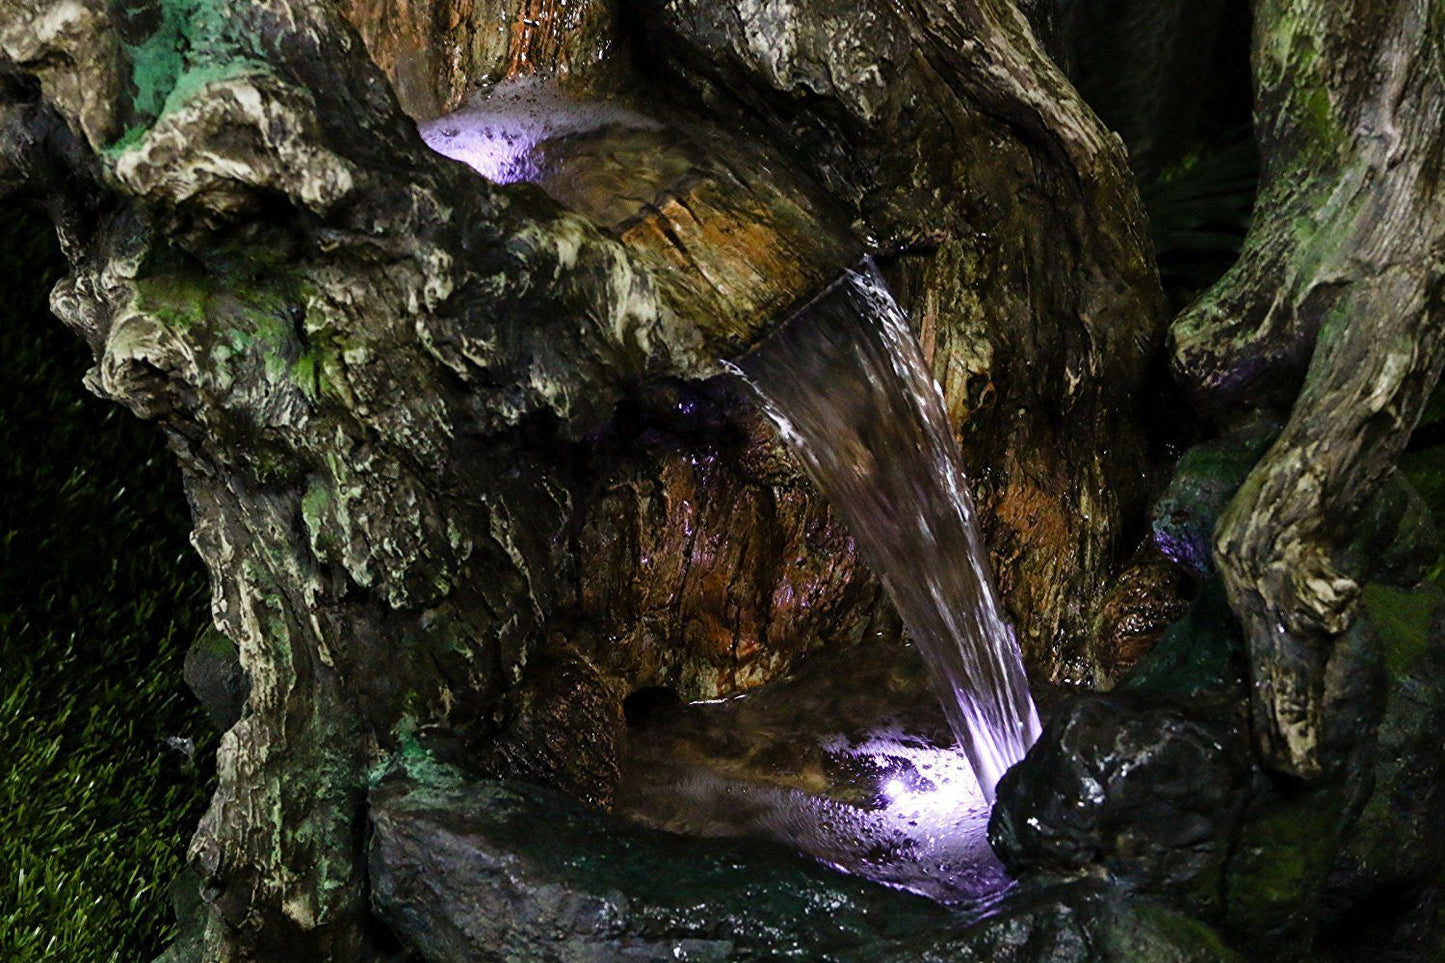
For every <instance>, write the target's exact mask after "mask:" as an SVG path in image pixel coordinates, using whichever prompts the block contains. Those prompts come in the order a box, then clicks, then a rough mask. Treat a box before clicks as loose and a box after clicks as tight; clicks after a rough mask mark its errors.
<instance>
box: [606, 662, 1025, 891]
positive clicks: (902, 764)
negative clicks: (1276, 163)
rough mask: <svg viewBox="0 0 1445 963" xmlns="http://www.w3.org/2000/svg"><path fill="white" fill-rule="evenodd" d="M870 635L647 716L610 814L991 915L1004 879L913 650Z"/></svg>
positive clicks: (963, 765) (978, 803)
mask: <svg viewBox="0 0 1445 963" xmlns="http://www.w3.org/2000/svg"><path fill="white" fill-rule="evenodd" d="M879 643H880V644H877V645H868V646H864V647H861V648H854V649H849V650H835V651H824V652H820V653H817V654H815V655H813V656H811V657H810V658H809V659H808V660H807V661H806V662H805V663H804V664H803V665H802V666H801V667H800V669H799V670H798V672H797V673H795V675H793V676H792V677H790V678H788V679H786V680H783V681H780V682H774V683H771V684H769V685H767V686H764V687H762V688H760V689H756V690H754V691H752V692H749V693H747V694H746V695H744V696H739V697H736V698H733V699H726V700H721V701H718V702H715V703H710V704H704V703H696V704H693V705H687V706H683V705H680V704H678V705H674V706H671V707H666V708H662V709H659V710H656V712H655V714H654V715H653V716H651V717H649V718H647V719H646V720H644V721H643V722H642V723H640V724H636V725H634V726H633V727H632V728H631V729H630V730H629V732H630V736H629V739H628V742H627V747H626V752H625V755H624V769H623V774H622V780H621V789H620V790H619V796H618V799H617V801H616V806H615V808H616V811H617V812H618V813H620V814H623V815H627V816H630V817H631V818H633V819H636V820H639V821H641V822H644V823H646V824H648V825H650V826H654V827H656V828H659V829H666V830H670V831H673V832H679V833H685V834H687V835H691V836H711V837H733V838H737V837H744V838H752V839H762V840H767V841H770V842H774V843H778V844H781V845H784V846H787V847H789V848H791V849H794V850H796V851H799V852H801V853H804V854H806V855H808V856H811V857H812V858H814V859H816V860H818V861H820V862H822V863H825V864H827V865H829V866H832V867H834V868H835V869H839V870H842V871H844V872H847V873H851V874H853V875H856V876H861V877H863V878H865V879H871V880H873V881H875V882H879V883H883V884H886V885H889V886H894V887H897V888H899V889H905V890H908V891H910V892H914V893H918V894H920V895H924V896H928V897H930V898H932V899H935V900H938V901H940V902H944V903H949V904H955V905H962V906H965V907H969V908H985V907H986V906H987V904H988V903H989V901H990V900H991V898H993V897H996V896H999V895H1001V894H1002V893H1003V892H1004V891H1005V890H1006V889H1007V888H1008V887H1009V886H1010V885H1011V881H1010V879H1009V877H1008V875H1007V874H1006V873H1005V872H1004V869H1003V867H1002V866H1001V865H1000V864H999V862H998V859H997V858H996V857H995V856H994V854H993V852H992V850H990V849H989V846H988V841H987V839H986V837H985V829H986V828H987V825H988V816H989V805H988V803H987V801H985V799H984V797H983V791H982V790H981V789H980V788H979V786H978V781H977V780H976V779H975V778H974V775H973V771H972V769H971V767H970V766H969V764H968V760H967V759H966V758H965V757H964V755H963V754H962V753H961V752H960V751H959V750H957V749H956V748H954V747H953V746H952V742H953V739H952V734H951V732H950V730H949V726H948V722H947V720H946V719H945V718H944V714H943V710H942V708H941V706H940V705H939V703H938V702H937V700H936V699H934V698H933V697H932V693H931V690H930V684H929V680H928V675H927V670H926V669H925V668H924V666H923V664H922V660H921V659H920V658H919V656H918V654H917V651H916V649H915V648H914V647H913V646H905V645H901V644H898V642H897V640H896V639H891V638H889V639H880V640H879Z"/></svg>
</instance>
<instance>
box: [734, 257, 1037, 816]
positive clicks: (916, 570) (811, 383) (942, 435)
mask: <svg viewBox="0 0 1445 963" xmlns="http://www.w3.org/2000/svg"><path fill="white" fill-rule="evenodd" d="M736 368H737V372H738V373H739V374H741V375H742V376H743V378H744V379H746V380H747V382H748V383H749V384H750V385H751V386H752V387H753V389H754V390H755V391H756V393H757V394H758V396H759V397H760V398H761V399H762V403H763V406H764V408H765V410H766V411H767V413H768V415H769V416H770V417H771V418H772V420H773V421H774V422H775V423H776V424H777V426H778V429H779V431H780V432H781V433H782V435H783V437H784V438H785V439H786V441H787V442H788V444H789V445H790V446H791V447H792V449H793V450H794V451H795V452H796V453H797V455H798V456H799V458H801V460H802V462H803V464H804V465H805V466H806V468H807V470H808V472H809V474H810V475H811V476H812V478H813V479H814V481H815V482H816V483H817V485H818V487H819V488H820V489H821V490H822V491H823V493H824V494H825V495H826V496H827V497H828V499H829V501H830V502H831V504H832V505H833V506H834V508H835V509H836V510H837V511H838V512H839V513H840V514H841V515H842V516H843V519H844V521H845V522H846V523H847V524H848V527H849V530H850V531H851V532H852V534H853V538H854V540H855V541H856V542H857V544H858V548H859V550H860V552H861V553H862V555H863V558H864V559H865V560H866V561H867V562H868V564H869V565H870V567H871V568H872V569H873V571H874V572H875V573H877V575H878V577H879V578H880V579H881V580H882V582H883V584H884V587H885V588H886V589H887V590H888V593H889V595H890V596H891V597H892V599H893V602H894V604H895V606H896V607H897V609H898V613H899V615H900V616H901V617H902V619H903V623H904V626H905V627H906V628H907V630H908V632H909V634H910V635H911V636H912V638H913V639H914V641H915V642H916V643H917V645H918V647H919V650H920V651H921V652H922V654H923V657H924V660H925V663H926V664H927V666H928V670H929V675H930V678H931V680H932V683H933V687H934V690H935V691H936V692H937V694H938V697H939V699H940V700H941V701H942V703H943V708H944V712H945V714H946V715H947V716H948V721H949V725H950V727H951V728H952V730H953V733H954V736H955V737H956V738H957V739H958V742H959V744H960V746H961V747H962V748H963V751H964V753H965V754H966V755H967V757H968V760H969V763H970V764H971V765H972V767H973V770H974V773H975V774H976V775H977V777H978V783H979V786H980V787H981V788H982V790H983V793H984V795H985V797H986V798H987V800H988V801H989V802H990V803H991V802H992V801H993V798H994V788H995V786H996V785H997V784H998V780H999V779H1000V778H1001V777H1002V776H1003V774H1004V772H1005V771H1006V770H1007V769H1008V768H1009V767H1010V766H1012V765H1013V764H1014V763H1016V762H1018V761H1019V760H1020V759H1022V758H1023V755H1024V753H1025V752H1026V751H1027V750H1028V748H1029V746H1030V745H1032V744H1033V742H1034V740H1035V739H1036V738H1037V737H1038V734H1039V718H1038V713H1037V711H1036V710H1035V708H1034V704H1033V699H1032V697H1031V696H1030V694H1029V689H1028V681H1027V679H1026V678H1025V675H1024V667H1023V659H1022V657H1021V656H1020V653H1019V647H1018V642H1017V640H1016V639H1015V637H1014V633H1013V630H1012V629H1011V628H1010V626H1009V624H1008V622H1007V620H1006V619H1005V618H1004V616H1003V613H1002V610H1001V608H1000V605H999V601H998V596H997V593H996V591H995V589H994V586H993V579H992V575H991V573H990V571H989V565H988V558H987V556H986V555H985V554H984V549H983V542H982V538H981V536H980V534H979V528H978V521H977V518H976V515H975V512H974V506H973V499H972V496H971V495H970V494H969V490H968V485H967V482H966V481H965V479H964V475H963V472H962V469H961V467H960V457H959V452H958V445H957V442H956V440H955V439H954V437H953V433H952V430H951V429H950V426H949V423H948V419H947V416H946V414H945V409H944V403H943V393H942V391H941V390H940V388H939V386H938V382H937V381H935V380H934V378H933V376H932V374H931V373H930V371H929V369H928V365H927V363H926V361H925V360H924V357H923V350H922V348H921V347H920V346H919V344H918V340H917V338H915V337H914V335H913V332H912V330H911V329H910V328H909V325H908V319H907V318H906V317H905V316H904V314H903V312H902V310H901V309H900V308H899V307H898V305H897V303H896V302H895V301H894V300H893V296H892V294H891V293H890V292H889V290H888V287H887V285H886V284H885V283H884V281H883V278H882V276H881V275H879V273H878V271H877V269H876V267H874V265H873V264H872V262H871V261H865V262H864V263H863V264H861V265H860V266H859V267H858V268H856V269H855V270H852V271H849V272H848V273H847V274H846V275H845V276H844V277H843V278H842V279H840V280H839V281H838V282H837V283H836V284H834V285H833V286H832V287H831V288H830V289H828V291H826V292H825V293H824V294H823V295H822V296H821V297H819V298H818V299H817V300H815V301H814V302H813V303H812V304H810V305H809V306H808V307H807V308H805V309H804V310H803V311H801V312H799V313H798V315H797V316H795V317H794V318H793V319H792V320H790V321H789V322H788V323H787V324H785V325H784V326H783V327H782V328H781V329H780V330H779V331H778V332H777V333H776V334H774V335H772V336H771V337H770V338H769V339H768V340H767V341H766V342H764V343H763V344H762V345H761V346H759V347H758V348H757V349H756V350H754V351H753V352H752V353H750V354H749V355H747V356H746V357H744V358H743V359H742V360H741V361H740V362H739V363H738V364H737V366H736Z"/></svg>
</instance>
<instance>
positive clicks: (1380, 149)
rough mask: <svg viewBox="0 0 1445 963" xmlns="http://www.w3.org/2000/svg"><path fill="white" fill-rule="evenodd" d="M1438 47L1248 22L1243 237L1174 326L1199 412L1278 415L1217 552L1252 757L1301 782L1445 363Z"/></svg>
mask: <svg viewBox="0 0 1445 963" xmlns="http://www.w3.org/2000/svg"><path fill="white" fill-rule="evenodd" d="M1361 24H1368V25H1369V27H1368V28H1367V29H1362V28H1361V27H1360V25H1361ZM1442 36H1445V12H1442V9H1441V7H1440V5H1439V4H1431V3H1427V2H1426V0H1398V2H1392V3H1387V4H1363V3H1346V4H1330V3H1317V2H1313V0H1288V2H1263V3H1258V4H1256V24H1255V41H1254V42H1255V49H1254V68H1255V75H1256V87H1257V98H1256V128H1257V135H1258V139H1259V142H1260V147H1261V153H1262V157H1263V159H1264V169H1263V178H1264V179H1263V183H1262V190H1261V195H1260V199H1259V201H1258V204H1257V206H1256V212H1255V222H1254V225H1253V227H1252V229H1251V232H1250V235H1249V238H1248V240H1247V242H1246V247H1245V251H1244V253H1243V255H1242V257H1241V258H1240V261H1239V263H1238V264H1237V265H1236V266H1235V267H1234V268H1233V269H1232V270H1231V271H1230V272H1229V274H1228V275H1226V276H1225V278H1224V279H1222V280H1221V281H1220V282H1219V284H1218V285H1216V286H1215V287H1214V288H1213V289H1212V290H1211V291H1210V292H1208V293H1207V294H1206V295H1205V296H1204V297H1202V298H1201V299H1200V300H1199V301H1198V302H1197V303H1196V304H1195V305H1193V306H1192V307H1191V308H1190V309H1189V310H1188V311H1186V312H1185V313H1184V314H1183V315H1182V316H1181V317H1180V318H1179V319H1178V320H1177V321H1176V322H1175V324H1174V327H1173V330H1172V342H1173V359H1174V363H1175V365H1176V367H1177V370H1178V372H1179V374H1180V375H1181V378H1182V380H1183V381H1184V383H1185V384H1186V385H1187V386H1189V387H1190V389H1191V390H1192V391H1193V392H1194V394H1195V397H1196V399H1197V401H1198V402H1199V405H1200V407H1201V408H1203V409H1205V410H1207V411H1212V412H1214V413H1215V414H1217V415H1222V414H1223V413H1226V412H1228V411H1230V410H1231V409H1237V408H1239V407H1241V406H1246V405H1247V406H1269V405H1276V406H1283V405H1288V404H1289V403H1290V402H1291V401H1293V409H1292V413H1291V415H1290V417H1289V420H1288V423H1287V424H1286V426H1285V428H1284V431H1283V433H1282V434H1281V435H1280V437H1279V439H1278V440H1277V441H1276V442H1275V444H1274V445H1273V447H1272V448H1271V449H1270V450H1269V452H1268V453H1267V454H1266V455H1265V457H1264V458H1263V460H1262V461H1261V462H1260V464H1259V465H1258V466H1257V467H1256V468H1255V469H1254V471H1253V472H1252V473H1251V475H1250V476H1249V478H1248V479H1247V480H1246V482H1245V484H1244V486H1243V488H1242V489H1241V490H1240V492H1239V493H1238V494H1237V495H1236V497H1235V498H1234V500H1233V502H1232V503H1231V505H1230V506H1229V508H1228V509H1227V511H1226V512H1225V514H1224V516H1223V517H1222V518H1221V520H1220V522H1219V525H1218V527H1217V528H1216V530H1215V554H1216V557H1217V560H1218V563H1219V567H1220V569H1221V571H1222V572H1223V574H1224V577H1225V582H1226V585H1227V587H1228V589H1229V593H1230V599H1231V603H1232V604H1233V606H1234V608H1235V610H1236V611H1237V612H1239V613H1240V614H1241V616H1242V618H1243V619H1244V621H1245V623H1246V626H1247V629H1248V637H1249V644H1250V650H1251V661H1252V664H1253V670H1254V683H1255V687H1254V692H1255V721H1256V725H1257V729H1258V733H1259V738H1260V740H1261V743H1262V748H1263V749H1264V750H1265V752H1266V753H1267V755H1268V756H1269V757H1270V758H1271V759H1272V760H1273V761H1274V762H1275V764H1276V765H1278V766H1279V767H1280V768H1282V769H1284V770H1286V771H1289V772H1293V773H1296V774H1298V775H1303V776H1310V775H1317V774H1319V773H1321V772H1322V771H1323V770H1325V769H1327V768H1329V766H1328V765H1327V763H1328V762H1329V760H1326V759H1324V758H1322V751H1321V738H1322V730H1323V728H1324V727H1325V725H1326V720H1325V717H1326V715H1327V714H1328V712H1329V706H1330V704H1331V702H1332V701H1336V700H1338V699H1340V698H1342V695H1341V693H1340V692H1336V691H1334V690H1335V688H1336V686H1337V685H1341V684H1343V680H1347V679H1349V678H1350V677H1352V676H1357V675H1359V674H1360V673H1361V672H1364V671H1365V668H1366V667H1365V666H1351V665H1347V664H1345V663H1344V662H1343V661H1342V659H1343V655H1344V653H1345V652H1347V651H1349V647H1337V646H1336V644H1335V640H1337V639H1339V638H1340V637H1341V636H1342V634H1343V633H1344V632H1345V630H1346V629H1348V628H1349V626H1350V625H1351V624H1352V622H1353V621H1354V618H1355V615H1356V611H1357V603H1358V597H1359V587H1358V585H1357V584H1356V583H1355V582H1354V581H1353V580H1351V579H1350V578H1349V577H1348V576H1347V575H1345V574H1344V573H1343V572H1342V571H1341V569H1340V565H1339V562H1338V558H1337V556H1338V553H1339V551H1340V550H1341V549H1342V548H1343V542H1344V540H1345V539H1347V537H1348V533H1349V531H1350V527H1351V525H1352V523H1353V521H1354V520H1355V519H1356V518H1357V517H1358V516H1359V513H1360V511H1361V509H1362V508H1363V507H1364V506H1365V505H1366V504H1367V503H1368V502H1369V501H1370V499H1371V498H1372V497H1373V496H1374V494H1375V493H1376V491H1377V490H1378V489H1379V487H1380V485H1381V484H1382V483H1383V482H1384V481H1385V480H1386V479H1387V478H1388V477H1389V476H1390V474H1391V473H1392V472H1393V465H1394V463H1395V460H1396V458H1397V457H1398V455H1399V453H1400V451H1401V449H1402V448H1403V447H1404V444H1405V442H1406V441H1407V440H1408V438H1409V434H1410V431H1411V430H1412V429H1413V427H1414V425H1415V422H1416V420H1417V419H1418V417H1419V414H1420V412H1421V410H1422V409H1423V406H1424V404H1425V400H1426V398H1427V396H1428V394H1429V392H1430V390H1431V388H1432V387H1433V386H1434V384H1435V382H1436V381H1437V380H1438V378H1439V374H1440V369H1441V365H1442V363H1445V335H1442V328H1441V324H1440V321H1441V317H1440V303H1441V290H1442V276H1445V275H1442V259H1445V196H1442V194H1441V179H1440V171H1441V169H1442V162H1445V137H1442V136H1441V129H1442V128H1441V123H1442V112H1445V83H1442V53H1441V37H1442ZM1301 383H1302V387H1301ZM1296 393H1297V394H1298V398H1297V399H1296V398H1295V395H1296ZM1337 648H1338V649H1339V651H1338V652H1337V651H1336V649H1337ZM1337 656H1338V657H1337ZM1332 680H1333V681H1332Z"/></svg>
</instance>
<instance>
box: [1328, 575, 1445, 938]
mask: <svg viewBox="0 0 1445 963" xmlns="http://www.w3.org/2000/svg"><path fill="white" fill-rule="evenodd" d="M1442 600H1445V598H1442V593H1441V591H1440V589H1439V588H1438V587H1436V586H1434V585H1433V584H1427V585H1425V586H1422V587H1420V588H1418V589H1416V590H1415V591H1413V592H1411V591H1404V590H1399V589H1391V588H1386V587H1383V586H1378V585H1367V586H1366V587H1365V591H1364V606H1365V616H1366V617H1367V618H1368V619H1370V620H1371V621H1372V622H1373V623H1374V625H1375V627H1376V634H1377V635H1378V637H1379V639H1380V642H1381V644H1382V647H1383V649H1384V657H1385V663H1386V667H1387V670H1388V672H1389V674H1390V688H1389V695H1388V702H1387V706H1386V709H1385V713H1384V716H1383V718H1382V719H1381V721H1380V724H1379V728H1378V735H1377V740H1376V746H1375V752H1374V757H1373V770H1372V773H1371V776H1372V781H1373V784H1374V788H1373V791H1372V792H1371V794H1370V797H1369V799H1368V801H1366V803H1365V805H1364V807H1363V809H1362V811H1361V812H1360V815H1359V818H1358V819H1357V820H1356V822H1355V823H1354V825H1353V826H1352V827H1351V828H1350V830H1349V832H1348V833H1347V835H1346V838H1345V840H1344V843H1343V845H1342V846H1341V848H1340V852H1339V855H1338V857H1337V858H1336V860H1335V864H1334V867H1333V869H1332V870H1331V872H1330V874H1329V878H1328V880H1327V883H1326V892H1325V894H1324V897H1323V899H1324V902H1325V904H1326V906H1327V907H1328V908H1329V909H1330V910H1331V915H1332V916H1334V917H1335V919H1336V921H1335V923H1334V926H1333V927H1332V931H1331V932H1327V933H1326V934H1325V935H1324V939H1325V940H1326V941H1328V942H1330V943H1338V944H1342V945H1344V946H1346V947H1349V946H1351V945H1356V946H1359V945H1360V944H1362V943H1366V944H1369V952H1371V953H1372V954H1373V955H1372V956H1368V957H1367V956H1365V955H1364V953H1365V952H1366V950H1365V948H1364V947H1363V946H1362V947H1361V949H1360V953H1359V954H1358V955H1357V957H1356V958H1360V959H1364V958H1380V957H1382V956H1385V954H1386V952H1387V951H1388V952H1389V953H1393V954H1394V958H1399V959H1422V958H1425V950H1426V949H1427V948H1435V947H1438V946H1439V945H1441V937H1442V936H1445V934H1442V933H1441V928H1440V924H1441V920H1440V919H1439V917H1438V916H1437V915H1436V914H1435V913H1433V912H1430V911H1428V909H1429V907H1431V906H1434V905H1435V904H1436V903H1438V901H1439V896H1440V885H1441V878H1440V867H1441V866H1442V865H1445V837H1442V836H1441V834H1440V833H1439V832H1438V829H1437V826H1438V821H1439V812H1440V806H1441V804H1442V802H1445V799H1442V784H1445V746H1442V743H1441V739H1440V733H1441V731H1445V609H1442V606H1441V604H1440V603H1441V602H1442ZM1422 905H1423V906H1425V907H1426V909H1424V910H1422V909H1421V907H1422ZM1366 931H1368V932H1366ZM1366 936H1368V939H1366V938H1365V937H1366Z"/></svg>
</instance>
